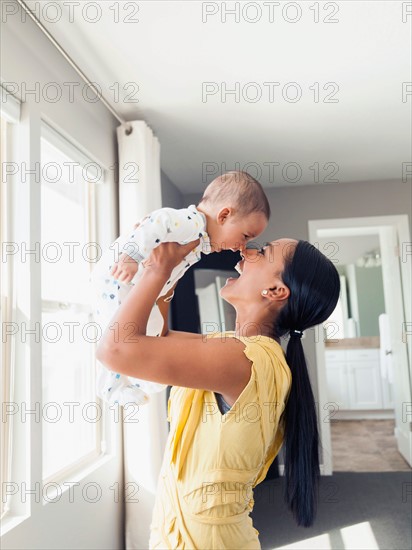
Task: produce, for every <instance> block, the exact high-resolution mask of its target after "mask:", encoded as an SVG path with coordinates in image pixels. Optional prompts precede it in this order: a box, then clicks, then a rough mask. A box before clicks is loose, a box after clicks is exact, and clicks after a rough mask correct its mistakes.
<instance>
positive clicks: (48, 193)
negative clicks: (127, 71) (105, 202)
mask: <svg viewBox="0 0 412 550" xmlns="http://www.w3.org/2000/svg"><path fill="white" fill-rule="evenodd" d="M41 161H42V182H41V213H42V215H41V278H42V281H41V294H42V359H43V413H42V419H43V478H49V477H50V476H52V475H53V474H56V473H57V472H59V471H60V470H62V469H63V468H65V467H67V466H70V465H72V464H73V463H74V462H77V461H78V460H80V459H81V458H82V457H84V456H85V455H88V454H89V453H90V452H92V451H93V450H95V449H96V441H97V430H98V429H99V419H100V415H101V413H100V406H99V404H98V403H97V404H96V396H95V389H94V388H95V358H94V349H95V346H94V343H95V342H96V341H97V337H98V334H96V330H95V324H94V323H93V319H92V316H91V315H92V314H91V308H90V305H89V297H90V283H89V276H90V267H91V266H92V265H94V264H91V262H90V259H88V256H87V245H88V241H89V235H90V231H91V227H90V209H89V204H88V186H89V184H88V182H87V181H82V180H81V178H79V177H78V174H77V175H76V176H75V177H71V176H72V174H71V173H70V170H69V168H68V167H69V166H70V163H71V160H70V159H69V158H68V157H66V156H64V155H63V154H62V153H61V152H60V151H59V150H58V149H56V148H55V147H53V146H51V145H50V144H48V142H47V141H46V140H44V139H42V150H41ZM72 164H73V163H72Z"/></svg>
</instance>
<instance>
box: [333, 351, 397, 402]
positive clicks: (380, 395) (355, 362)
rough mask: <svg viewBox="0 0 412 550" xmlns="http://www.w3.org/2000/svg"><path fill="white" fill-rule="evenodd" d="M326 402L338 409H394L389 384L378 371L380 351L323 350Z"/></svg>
mask: <svg viewBox="0 0 412 550" xmlns="http://www.w3.org/2000/svg"><path fill="white" fill-rule="evenodd" d="M325 359H326V380H327V385H328V399H329V400H330V401H331V402H335V403H336V404H337V405H338V406H339V410H381V409H385V410H386V409H393V408H394V403H393V395H392V385H391V384H389V382H388V381H387V380H386V379H383V378H382V376H381V371H380V364H379V363H380V353H379V349H365V348H360V349H337V350H329V349H326V350H325Z"/></svg>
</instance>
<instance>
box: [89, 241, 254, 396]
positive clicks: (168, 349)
mask: <svg viewBox="0 0 412 550" xmlns="http://www.w3.org/2000/svg"><path fill="white" fill-rule="evenodd" d="M191 244H192V247H191V248H193V243H191ZM191 248H190V245H189V248H188V245H182V246H180V245H177V244H176V243H164V244H162V245H160V246H159V247H157V248H156V249H155V251H153V253H154V254H153V253H152V255H151V258H152V257H153V258H155V259H157V261H155V262H152V263H150V262H149V264H148V265H147V266H146V267H145V270H144V272H143V274H142V277H141V278H140V279H139V281H138V282H137V284H136V285H135V286H134V287H133V288H132V290H131V291H130V292H129V294H128V296H127V297H126V299H125V300H124V301H123V303H122V304H121V306H120V307H119V309H118V311H117V314H116V315H115V317H114V318H113V320H112V323H111V327H109V328H108V329H107V330H106V332H105V333H104V335H103V337H102V339H101V341H100V343H99V346H98V348H97V358H98V360H99V361H101V362H102V363H103V364H104V365H105V366H106V367H107V368H109V369H111V370H114V371H115V372H118V373H121V374H125V375H127V376H132V377H135V378H141V379H143V380H150V381H152V382H158V383H161V384H167V385H171V386H183V387H188V388H199V389H205V390H211V391H217V392H219V393H223V394H225V395H226V396H228V397H230V398H234V399H237V397H238V395H239V394H240V393H241V391H242V390H243V389H244V387H245V386H246V384H247V383H248V381H249V379H250V372H251V365H250V361H249V360H248V359H247V357H246V356H245V354H244V353H243V350H244V347H245V346H244V344H243V343H242V342H240V341H239V340H237V339H235V338H224V337H222V339H220V338H210V339H207V338H203V337H201V336H200V337H199V335H192V334H191V335H190V337H184V336H181V337H179V338H173V337H170V336H165V337H161V336H160V337H151V336H146V335H145V333H146V325H147V320H148V318H149V315H150V312H151V309H152V306H153V304H154V302H155V300H156V298H157V296H158V294H159V292H160V290H161V289H162V288H163V286H164V283H165V282H166V281H167V279H168V277H169V275H170V272H171V269H170V256H171V254H172V252H174V256H175V257H174V264H176V263H178V262H176V252H177V250H178V249H181V252H180V254H182V252H183V251H186V249H187V251H186V253H187V252H188V251H189V250H190V249H191ZM165 258H166V259H167V260H168V262H169V263H168V262H167V261H166V262H162V261H161V260H162V259H163V260H164V259H165ZM179 261H180V258H179ZM161 265H163V268H162V267H160V266H161ZM167 266H168V267H167ZM193 336H195V338H193Z"/></svg>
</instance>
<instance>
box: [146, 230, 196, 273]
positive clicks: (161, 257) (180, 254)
mask: <svg viewBox="0 0 412 550" xmlns="http://www.w3.org/2000/svg"><path fill="white" fill-rule="evenodd" d="M199 243H200V239H197V240H196V241H191V242H190V243H187V244H178V243H161V244H159V246H157V247H156V248H154V249H153V250H152V252H151V253H150V256H149V257H148V258H147V259H146V260H144V262H142V263H143V265H144V267H145V269H150V270H156V272H162V273H164V274H166V275H167V276H168V275H170V273H171V272H172V270H173V268H174V267H176V266H177V265H178V264H179V263H180V262H181V261H182V260H183V258H184V257H185V256H187V254H189V252H191V251H192V250H193V249H194V248H196V246H198V244H199Z"/></svg>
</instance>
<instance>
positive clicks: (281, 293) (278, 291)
mask: <svg viewBox="0 0 412 550" xmlns="http://www.w3.org/2000/svg"><path fill="white" fill-rule="evenodd" d="M269 296H270V298H271V299H272V300H274V301H276V302H283V301H284V300H287V299H288V298H289V296H290V290H289V288H288V287H287V286H286V285H285V283H283V282H282V281H278V282H277V283H276V284H275V286H273V287H272V288H270V289H269Z"/></svg>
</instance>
